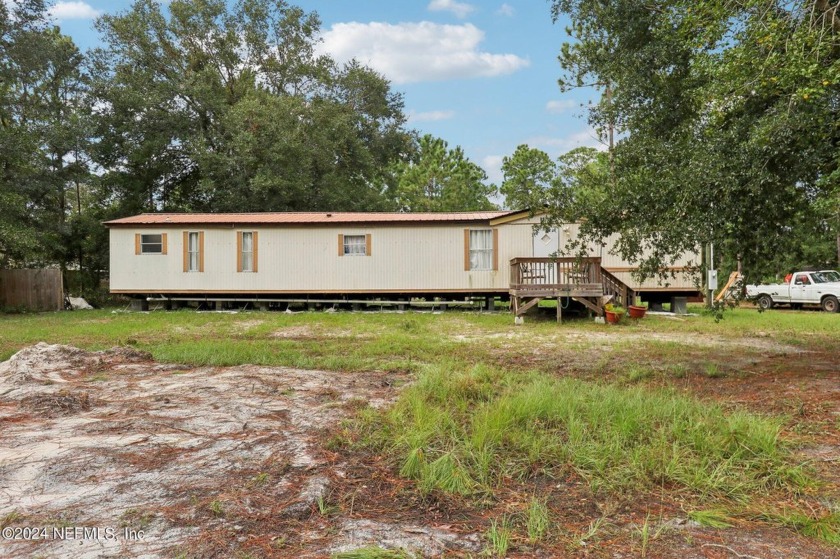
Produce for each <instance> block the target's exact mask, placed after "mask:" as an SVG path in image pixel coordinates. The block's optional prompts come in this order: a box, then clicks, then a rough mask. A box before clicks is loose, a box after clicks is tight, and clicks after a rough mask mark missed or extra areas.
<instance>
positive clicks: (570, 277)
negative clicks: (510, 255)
mask: <svg viewBox="0 0 840 559" xmlns="http://www.w3.org/2000/svg"><path fill="white" fill-rule="evenodd" d="M509 289H510V300H511V308H512V310H513V313H514V316H515V317H516V320H517V322H520V321H521V320H522V317H523V316H524V315H525V313H526V312H528V310H529V309H531V308H533V307H535V306H536V305H538V304H539V302H540V301H542V300H543V299H557V321H558V322H559V321H560V320H562V312H563V311H562V307H563V305H562V303H561V301H562V298H564V297H565V298H569V299H573V300H575V301H577V302H579V303H581V304H582V305H584V306H585V307H586V308H587V309H589V310H590V311H591V312H593V313H595V314H597V315H599V316H603V315H604V306H605V305H606V304H607V303H609V302H614V303H617V304H619V305H622V306H624V307H626V306H627V305H628V304H630V302H632V301H633V296H634V293H633V290H632V289H630V287H628V286H627V285H626V284H625V283H623V282H622V281H621V280H620V279H618V278H617V277H615V276H614V275H613V274H611V273H610V272H608V271H607V270H605V269H604V268H603V267H602V266H601V259H600V258H597V257H586V258H514V259H512V260H511V261H510V287H509Z"/></svg>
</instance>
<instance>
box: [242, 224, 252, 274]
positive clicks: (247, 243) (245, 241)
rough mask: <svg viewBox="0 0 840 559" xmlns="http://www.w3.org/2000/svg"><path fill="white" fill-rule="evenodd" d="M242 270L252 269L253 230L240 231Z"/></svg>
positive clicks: (249, 270) (250, 270) (248, 270)
mask: <svg viewBox="0 0 840 559" xmlns="http://www.w3.org/2000/svg"><path fill="white" fill-rule="evenodd" d="M242 271H243V272H253V271H254V233H253V231H243V232H242Z"/></svg>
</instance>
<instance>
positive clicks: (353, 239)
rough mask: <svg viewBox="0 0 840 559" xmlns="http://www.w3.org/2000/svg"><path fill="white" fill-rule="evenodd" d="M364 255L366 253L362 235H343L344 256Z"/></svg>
mask: <svg viewBox="0 0 840 559" xmlns="http://www.w3.org/2000/svg"><path fill="white" fill-rule="evenodd" d="M365 254H367V251H366V250H365V236H364V235H344V255H345V256H364V255H365Z"/></svg>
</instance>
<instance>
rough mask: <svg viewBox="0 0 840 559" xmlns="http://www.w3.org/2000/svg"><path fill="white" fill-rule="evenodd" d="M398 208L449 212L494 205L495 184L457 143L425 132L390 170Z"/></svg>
mask: <svg viewBox="0 0 840 559" xmlns="http://www.w3.org/2000/svg"><path fill="white" fill-rule="evenodd" d="M394 175H395V181H396V201H397V207H398V208H399V210H400V211H411V212H451V211H475V210H488V209H494V208H495V206H494V204H493V202H491V201H490V198H491V197H492V196H493V195H494V194H495V193H496V187H495V186H494V185H492V184H487V183H486V182H485V181H486V180H487V173H485V172H484V169H482V168H481V167H479V166H478V165H476V164H475V163H473V162H472V161H470V160H469V159H467V157H466V156H465V155H464V150H462V149H461V148H460V147H456V148H455V149H449V144H447V143H446V141H444V140H442V139H440V138H435V137H433V136H431V135H429V134H427V135H425V136H423V137H422V138H420V139H419V141H418V142H417V145H416V149H415V150H414V151H413V154H412V156H411V157H410V158H409V159H408V160H407V161H403V162H400V163H398V164H397V166H396V169H395V171H394Z"/></svg>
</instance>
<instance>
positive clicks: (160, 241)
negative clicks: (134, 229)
mask: <svg viewBox="0 0 840 559" xmlns="http://www.w3.org/2000/svg"><path fill="white" fill-rule="evenodd" d="M134 254H166V233H154V234H151V233H143V234H141V233H137V234H135V235H134Z"/></svg>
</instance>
